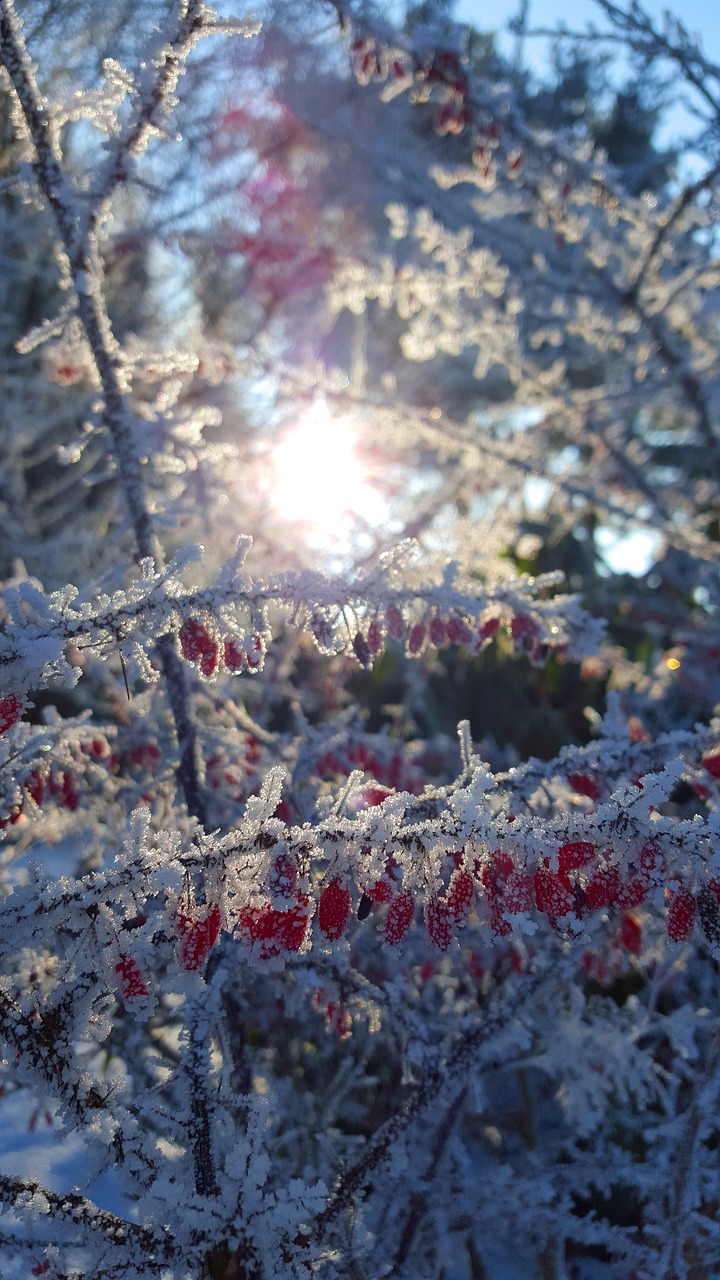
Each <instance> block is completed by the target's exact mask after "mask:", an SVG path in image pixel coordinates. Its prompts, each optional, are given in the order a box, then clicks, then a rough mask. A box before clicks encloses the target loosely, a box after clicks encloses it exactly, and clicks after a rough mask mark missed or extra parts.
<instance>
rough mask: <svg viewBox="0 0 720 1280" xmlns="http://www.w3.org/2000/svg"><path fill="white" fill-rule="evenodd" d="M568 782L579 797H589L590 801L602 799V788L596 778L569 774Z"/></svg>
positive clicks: (587, 775) (584, 774)
mask: <svg viewBox="0 0 720 1280" xmlns="http://www.w3.org/2000/svg"><path fill="white" fill-rule="evenodd" d="M567 780H568V782H569V783H570V786H571V787H572V789H573V791H577V793H578V795H581V796H587V798H588V800H599V799H600V787H599V786H598V784H597V782H596V781H595V779H594V778H591V777H590V775H589V774H587V773H569V774H568V776H567Z"/></svg>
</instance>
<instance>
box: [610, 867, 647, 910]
mask: <svg viewBox="0 0 720 1280" xmlns="http://www.w3.org/2000/svg"><path fill="white" fill-rule="evenodd" d="M649 890H650V881H649V879H648V877H647V876H646V875H645V874H644V873H643V872H640V873H639V874H638V875H636V876H631V877H630V879H629V880H621V881H620V884H619V885H618V887H617V889H616V891H615V895H614V897H613V899H612V903H611V905H612V906H613V907H620V908H621V909H622V910H623V911H631V910H632V908H633V907H639V906H640V903H641V902H644V901H645V899H646V897H647V895H648V892H649Z"/></svg>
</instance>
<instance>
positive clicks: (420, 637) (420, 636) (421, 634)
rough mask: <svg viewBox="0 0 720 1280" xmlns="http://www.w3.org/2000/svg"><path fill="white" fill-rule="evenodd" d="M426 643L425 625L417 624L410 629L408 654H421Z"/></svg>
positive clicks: (422, 623)
mask: <svg viewBox="0 0 720 1280" xmlns="http://www.w3.org/2000/svg"><path fill="white" fill-rule="evenodd" d="M424 643H425V623H424V622H416V623H415V625H414V626H412V627H411V628H410V635H409V636H408V652H409V653H419V652H420V650H421V649H422V647H423V644H424Z"/></svg>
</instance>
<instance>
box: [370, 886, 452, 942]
mask: <svg viewBox="0 0 720 1280" xmlns="http://www.w3.org/2000/svg"><path fill="white" fill-rule="evenodd" d="M424 914H425V925H426V928H427V931H428V936H429V937H430V938H431V940H432V941H433V942H434V943H435V946H436V947H439V948H440V950H441V951H447V949H448V947H449V946H450V943H451V942H452V940H453V931H452V916H451V914H450V908H449V906H448V904H447V902H446V901H444V899H442V898H428V899H427V901H426V903H425V913H424ZM386 928H387V925H386Z"/></svg>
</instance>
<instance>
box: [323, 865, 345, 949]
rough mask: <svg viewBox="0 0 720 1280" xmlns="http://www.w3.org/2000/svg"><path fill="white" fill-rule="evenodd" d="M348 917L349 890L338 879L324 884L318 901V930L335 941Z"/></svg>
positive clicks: (342, 931) (341, 933)
mask: <svg viewBox="0 0 720 1280" xmlns="http://www.w3.org/2000/svg"><path fill="white" fill-rule="evenodd" d="M349 918H350V890H349V889H348V887H347V885H344V884H342V883H341V881H340V880H338V879H335V880H331V881H330V883H329V884H327V885H325V888H324V889H323V891H322V893H321V894H320V901H319V903H318V925H319V926H320V932H321V933H323V934H324V935H325V937H326V938H329V939H330V941H331V942H335V941H336V940H337V939H338V938H341V937H342V935H343V933H344V932H345V928H346V926H347V922H348V920H349Z"/></svg>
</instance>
